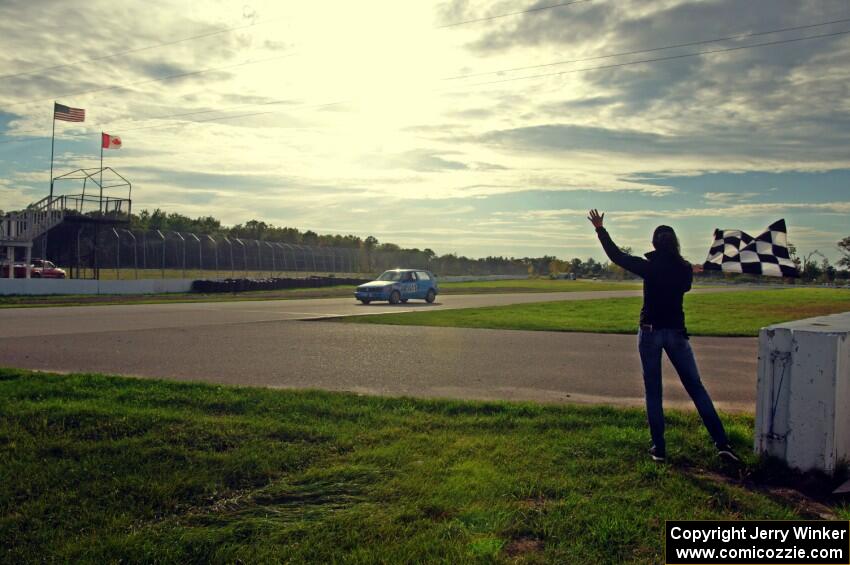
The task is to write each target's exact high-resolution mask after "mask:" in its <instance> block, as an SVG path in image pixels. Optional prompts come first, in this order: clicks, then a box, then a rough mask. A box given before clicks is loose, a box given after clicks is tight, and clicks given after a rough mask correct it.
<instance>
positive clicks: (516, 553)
mask: <svg viewBox="0 0 850 565" xmlns="http://www.w3.org/2000/svg"><path fill="white" fill-rule="evenodd" d="M543 548H544V543H543V540H541V539H539V538H535V537H532V536H522V537H520V538H517V539H514V540H511V541H510V542H508V543H507V544H505V547H504V548H503V549H502V551H503V552H504V553H505V555H507V556H508V557H526V556H528V555H529V554H540V553H543Z"/></svg>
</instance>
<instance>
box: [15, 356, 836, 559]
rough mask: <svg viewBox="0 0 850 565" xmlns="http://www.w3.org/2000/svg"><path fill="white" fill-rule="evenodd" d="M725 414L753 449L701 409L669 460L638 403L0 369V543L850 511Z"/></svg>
mask: <svg viewBox="0 0 850 565" xmlns="http://www.w3.org/2000/svg"><path fill="white" fill-rule="evenodd" d="M725 421H726V424H727V427H728V429H729V430H730V434H731V437H732V438H733V442H734V443H735V444H736V445H737V446H738V448H739V449H740V451H741V453H742V454H743V455H744V456H745V458H746V466H745V467H744V468H734V469H732V468H728V467H724V466H723V465H722V464H721V463H720V462H719V460H718V459H717V458H716V456H715V455H714V453H713V451H712V450H711V449H710V447H709V445H710V443H709V438H708V436H707V434H706V432H705V431H704V429H703V428H702V426H701V424H700V422H699V421H698V417H697V416H696V415H695V414H692V413H682V412H670V413H669V414H668V426H669V427H668V446H669V447H668V449H669V450H670V453H669V455H670V461H669V463H668V464H666V465H659V464H656V463H653V462H652V461H650V460H649V458H648V457H647V456H646V453H645V450H646V447H647V431H646V429H645V427H646V425H645V420H644V415H643V413H642V412H641V411H640V410H631V409H614V408H605V407H587V406H540V405H533V404H515V403H480V402H461V401H443V400H441V401H428V400H412V399H404V398H399V399H388V398H380V397H360V396H355V395H350V394H340V393H328V392H319V391H275V390H268V389H249V388H235V387H220V386H211V385H201V384H181V383H174V382H164V381H153V380H136V379H125V378H118V377H104V376H98V375H68V376H59V375H45V374H32V373H28V372H26V371H18V370H9V369H7V370H0V562H4V563H28V562H30V563H35V562H38V563H42V562H80V561H84V562H96V563H104V562H150V563H154V562H180V563H188V562H194V563H208V562H213V563H225V562H226V563H235V562H240V560H241V562H245V563H249V562H253V563H260V562H262V563H275V562H295V563H301V562H324V563H329V562H347V563H402V562H406V563H411V562H426V561H427V562H444V563H494V562H495V563H508V562H512V563H516V562H520V563H614V562H617V563H620V562H633V563H658V562H659V561H660V560H661V559H662V557H661V552H662V532H663V528H664V520H665V519H673V518H676V519H756V518H761V519H767V518H770V519H788V518H793V517H798V516H803V517H816V516H824V515H826V516H832V515H836V516H838V517H841V518H843V519H848V518H850V510H848V509H847V508H846V507H843V506H833V507H831V508H829V507H825V506H821V505H818V504H815V503H814V502H812V501H811V499H808V498H806V497H803V496H801V495H799V494H797V495H795V496H791V494H792V493H790V492H789V491H788V490H787V489H782V490H780V489H776V488H774V487H776V486H782V485H787V484H790V482H791V481H795V480H796V478H795V477H793V476H792V475H790V474H788V473H787V472H786V471H783V470H782V469H781V468H779V467H778V466H777V465H776V464H774V463H769V462H759V461H755V460H754V458H753V456H752V455H751V454H750V452H749V446H750V445H751V443H752V442H751V434H752V418H750V417H746V416H735V417H726V418H725ZM816 479H817V480H812V481H811V485H818V488H820V489H821V491H818V492H809V495H812V496H820V495H822V494H823V493H824V492H828V490H824V489H829V488H831V487H832V481H828V480H825V479H824V478H822V477H818V478H816ZM768 483H770V484H769V485H768Z"/></svg>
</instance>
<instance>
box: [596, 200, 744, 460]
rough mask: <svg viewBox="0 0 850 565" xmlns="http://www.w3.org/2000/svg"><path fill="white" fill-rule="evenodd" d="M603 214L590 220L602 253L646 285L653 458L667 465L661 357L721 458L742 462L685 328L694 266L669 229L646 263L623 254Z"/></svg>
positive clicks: (645, 363)
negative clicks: (703, 378) (664, 356)
mask: <svg viewBox="0 0 850 565" xmlns="http://www.w3.org/2000/svg"><path fill="white" fill-rule="evenodd" d="M604 217H605V214H599V212H598V211H597V210H595V209H594V210H591V211H590V215H589V216H588V218H587V219H588V220H590V222H591V223H592V224H593V226H594V227H595V228H596V234H597V235H598V236H599V241H600V242H601V243H602V248H603V249H604V250H605V253H606V254H607V255H608V258H609V259H611V261H612V262H613V263H614V264H616V265H619V266H620V267H622V268H624V269H626V270H627V271H629V272H632V273H634V274H636V275H637V276H639V277H641V278H642V279H643V307H642V308H641V311H640V330H639V331H638V351H639V352H640V362H641V366H642V369H643V384H644V388H645V391H646V414H647V419H648V420H649V431H650V434H651V436H652V448H651V449H650V450H649V454H650V456H651V457H652V459H654V460H655V461H664V459H665V457H666V446H665V443H664V410H663V407H662V401H661V398H662V394H661V390H662V389H661V352H662V351H666V352H667V357H669V358H670V362H671V363H673V366H674V367H675V368H676V372H677V373H679V379H680V380H681V381H682V384H683V385H684V387H685V390H686V391H687V392H688V394H689V395H690V397H691V400H693V402H694V405H696V408H697V411H698V412H699V415H700V417H701V418H702V421H703V423H704V424H705V427H706V428H707V429H708V433H709V434H711V437H712V439H713V440H714V444H715V446H716V447H717V453H718V455H720V456H721V457H724V458H726V459H728V460H731V461H735V462H737V461H740V460H739V459H738V457H737V456H736V455H735V453H734V452H733V451H732V448H731V447H730V446H729V440H728V438H727V437H726V431H725V430H724V429H723V423H722V422H721V421H720V418H719V417H718V416H717V411H716V410H715V409H714V403H712V401H711V397H710V396H709V395H708V392H707V391H706V390H705V387H704V386H703V385H702V381H701V380H700V376H699V370H698V369H697V364H696V360H695V359H694V353H693V350H692V349H691V344H690V342H689V341H688V332H687V329H686V328H685V312H684V310H683V309H682V300H683V298H684V296H685V293H686V292H688V291H689V290H691V283H692V281H693V276H694V275H693V271H694V270H699V269H700V267H699V266H696V265H694V266H692V265H691V264H690V263H688V262H687V261H685V259H683V258H682V255H681V252H680V250H679V240H678V238H677V237H676V232H674V231H673V228H671V227H670V226H658V227H657V228H655V233H653V235H652V245H653V247H654V248H655V251H650V252H649V253H646V255H645V256H646V258H645V259H644V258H643V257H635V256H634V255H628V254H626V253H623V252H622V251H621V250H620V248H619V247H617V246H616V245H615V244H614V242H613V241H612V240H611V236H610V235H608V232H607V231H606V230H605V228H604V227H602V221H603V219H604Z"/></svg>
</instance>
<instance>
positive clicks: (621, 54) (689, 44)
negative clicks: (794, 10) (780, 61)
mask: <svg viewBox="0 0 850 565" xmlns="http://www.w3.org/2000/svg"><path fill="white" fill-rule="evenodd" d="M844 22H850V18H842V19H840V20H831V21H828V22H821V23H817V24H808V25H802V26H794V27H785V28H779V29H771V30H767V31H759V32H754V33H744V34H738V35H730V36H727V37H718V38H716V39H705V40H701V41H689V42H687V43H677V44H675V45H665V46H663V47H652V48H649V49H636V50H634V51H621V52H619V53H609V54H607V55H594V56H593V57H583V58H581V59H569V60H565V61H555V62H552V63H543V64H539V65H528V66H525V67H513V68H510V69H499V70H495V71H486V72H480V73H469V74H465V75H457V76H451V77H446V78H444V79H443V80H459V79H464V78H471V77H477V76H486V75H495V74H501V73H510V72H514V71H524V70H529V69H539V68H543V67H554V66H557V65H567V64H570V63H583V62H586V61H597V60H599V59H610V58H613V57H624V56H627V55H638V54H641V53H652V52H655V51H665V50H667V49H677V48H679V47H693V46H694V45H706V44H709V43H719V42H721V41H731V40H734V39H747V38H749V37H758V36H761V35H770V34H774V33H783V32H786V31H799V30H802V29H811V28H814V27H822V26H826V25H831V24H838V23H844Z"/></svg>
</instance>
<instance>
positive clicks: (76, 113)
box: [53, 102, 86, 122]
mask: <svg viewBox="0 0 850 565" xmlns="http://www.w3.org/2000/svg"><path fill="white" fill-rule="evenodd" d="M53 119H54V120H62V121H63V122H84V121H86V111H85V110H83V109H82V108H71V107H70V106H65V105H64V104H59V103H58V102H54V103H53Z"/></svg>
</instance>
